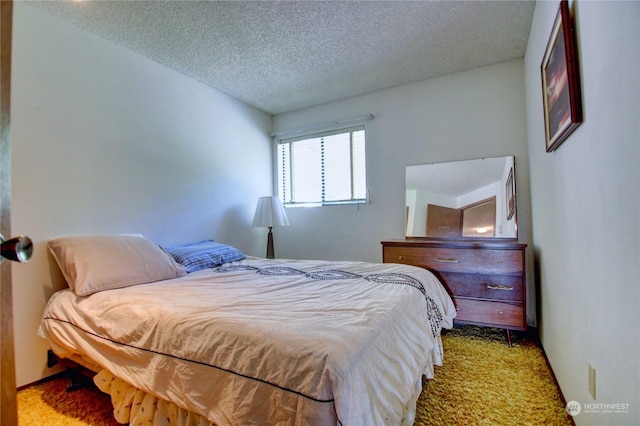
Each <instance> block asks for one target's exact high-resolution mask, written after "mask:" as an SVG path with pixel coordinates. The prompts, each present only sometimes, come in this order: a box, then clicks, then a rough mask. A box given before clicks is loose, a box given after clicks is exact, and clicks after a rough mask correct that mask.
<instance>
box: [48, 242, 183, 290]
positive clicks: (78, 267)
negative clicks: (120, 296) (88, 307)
mask: <svg viewBox="0 0 640 426" xmlns="http://www.w3.org/2000/svg"><path fill="white" fill-rule="evenodd" d="M47 245H48V246H49V250H50V251H51V253H52V254H53V257H54V258H55V260H56V262H57V263H58V266H59V267H60V270H61V271H62V274H63V275H64V278H65V279H66V280H67V283H68V284H69V287H70V288H71V289H72V290H73V291H74V292H75V293H76V294H77V295H78V296H88V295H90V294H92V293H95V292H98V291H102V290H109V289H114V288H122V287H128V286H132V285H137V284H145V283H150V282H154V281H161V280H167V279H171V278H177V277H181V276H184V275H186V273H187V272H186V268H185V267H184V266H182V265H180V264H179V263H177V262H176V261H174V260H173V257H171V255H170V254H168V253H167V252H165V251H164V250H163V249H162V248H161V247H160V246H159V245H157V244H156V243H154V242H152V241H149V240H147V239H146V238H142V237H139V236H131V235H105V236H86V237H62V238H56V239H54V240H50V241H49V242H48V243H47Z"/></svg>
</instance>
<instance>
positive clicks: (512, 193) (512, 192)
mask: <svg viewBox="0 0 640 426" xmlns="http://www.w3.org/2000/svg"><path fill="white" fill-rule="evenodd" d="M505 194H506V197H507V198H506V199H505V201H506V203H505V204H506V206H507V220H511V218H512V217H513V214H514V213H515V211H516V188H515V184H514V182H513V167H512V168H511V170H509V177H507V184H506V185H505Z"/></svg>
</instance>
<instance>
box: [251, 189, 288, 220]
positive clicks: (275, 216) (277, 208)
mask: <svg viewBox="0 0 640 426" xmlns="http://www.w3.org/2000/svg"><path fill="white" fill-rule="evenodd" d="M287 225H289V220H288V219H287V213H286V212H285V211H284V207H283V206H282V203H281V202H280V199H279V198H278V197H275V196H274V197H260V198H258V206H257V207H256V214H255V216H254V217H253V227H254V228H267V227H268V228H270V227H272V226H287Z"/></svg>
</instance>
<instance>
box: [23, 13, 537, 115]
mask: <svg viewBox="0 0 640 426" xmlns="http://www.w3.org/2000/svg"><path fill="white" fill-rule="evenodd" d="M29 3H30V4H33V5H34V6H35V7H37V8H39V9H41V10H44V11H46V12H48V13H50V14H52V15H54V16H57V17H59V18H61V19H63V20H65V21H67V22H70V23H72V24H74V25H76V26H78V27H80V28H83V29H85V30H88V31H91V32H93V33H95V34H98V35H100V36H101V37H103V38H105V39H108V40H111V41H113V42H114V43H116V44H118V45H121V46H124V47H126V48H128V49H130V50H132V51H134V52H137V53H138V54H140V55H142V56H145V57H147V58H149V59H151V60H153V61H155V62H158V63H160V64H163V65H165V66H167V67H170V68H173V69H175V70H177V71H179V72H181V73H183V74H185V75H187V76H189V77H191V78H194V79H196V80H198V81H200V82H202V83H204V84H206V85H208V86H211V87H213V88H216V89H218V90H221V91H222V92H225V93H227V94H229V95H231V96H233V97H235V98H237V99H240V100H242V101H244V102H246V103H248V104H250V105H253V106H255V107H257V108H259V109H261V110H263V111H266V112H268V113H271V114H277V113H281V112H286V111H290V110H295V109H299V108H304V107H307V106H311V105H317V104H321V103H324V102H328V101H332V100H336V99H341V98H346V97H349V96H354V95H360V94H363V93H368V92H372V91H375V90H379V89H383V88H387V87H392V86H396V85H400V84H405V83H410V82H414V81H420V80H424V79H427V78H432V77H436V76H440V75H445V74H450V73H453V72H458V71H463V70H467V69H472V68H476V67H480V66H484V65H489V64H494V63H498V62H503V61H507V60H511V59H515V58H521V57H523V56H524V53H525V48H526V45H527V38H528V36H529V28H530V25H531V19H532V16H533V10H534V5H535V3H534V2H532V1H468V2H467V1H362V2H361V1H286V2H285V1H260V2H257V1H251V2H249V1H232V2H226V1H44V2H29Z"/></svg>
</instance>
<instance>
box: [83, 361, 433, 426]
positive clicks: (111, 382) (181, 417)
mask: <svg viewBox="0 0 640 426" xmlns="http://www.w3.org/2000/svg"><path fill="white" fill-rule="evenodd" d="M93 381H94V382H95V384H96V386H97V387H98V389H100V390H101V391H102V392H104V393H106V394H108V395H110V396H111V403H112V404H113V417H114V418H115V420H116V421H117V422H118V423H121V424H129V425H132V426H143V425H149V426H214V425H213V424H212V423H211V422H209V421H208V420H207V419H206V418H205V417H203V416H201V415H200V414H196V413H193V412H190V411H188V410H185V409H184V408H180V407H178V406H177V405H175V404H173V403H171V402H168V401H165V400H164V399H161V398H158V397H156V396H153V395H151V394H149V393H147V392H145V391H142V390H140V389H138V388H135V387H133V386H131V385H129V384H128V383H127V382H125V381H124V380H121V379H119V378H117V377H116V376H114V375H113V374H111V372H109V371H108V370H101V371H100V372H99V373H97V374H96V375H95V376H94V378H93ZM414 386H415V388H414V396H413V398H412V401H411V402H410V403H409V404H408V405H407V407H405V415H404V418H403V421H402V425H401V426H411V425H412V424H413V421H414V419H415V411H416V402H417V400H418V397H419V396H420V392H421V390H422V383H416V384H415V385H414Z"/></svg>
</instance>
